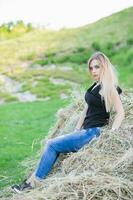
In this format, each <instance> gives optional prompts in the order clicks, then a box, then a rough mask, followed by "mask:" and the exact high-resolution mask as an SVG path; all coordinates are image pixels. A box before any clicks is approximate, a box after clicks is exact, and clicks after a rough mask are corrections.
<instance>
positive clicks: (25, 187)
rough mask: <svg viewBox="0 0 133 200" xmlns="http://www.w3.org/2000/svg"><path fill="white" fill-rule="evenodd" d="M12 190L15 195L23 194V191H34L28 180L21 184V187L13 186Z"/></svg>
mask: <svg viewBox="0 0 133 200" xmlns="http://www.w3.org/2000/svg"><path fill="white" fill-rule="evenodd" d="M11 189H12V191H13V192H15V193H22V192H23V191H29V190H31V189H33V187H32V186H31V184H30V183H27V182H26V180H24V181H23V182H22V183H21V184H19V185H13V186H11Z"/></svg>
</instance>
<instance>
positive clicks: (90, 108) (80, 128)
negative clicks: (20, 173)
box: [12, 52, 124, 193]
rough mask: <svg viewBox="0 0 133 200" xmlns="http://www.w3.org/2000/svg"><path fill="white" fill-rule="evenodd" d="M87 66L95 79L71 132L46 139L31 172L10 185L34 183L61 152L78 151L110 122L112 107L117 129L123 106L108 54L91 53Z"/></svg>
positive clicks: (18, 187)
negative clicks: (40, 154)
mask: <svg viewBox="0 0 133 200" xmlns="http://www.w3.org/2000/svg"><path fill="white" fill-rule="evenodd" d="M88 69H89V72H90V75H91V76H92V79H93V80H94V83H93V84H92V85H91V87H89V89H87V91H86V93H85V105H84V110H83V112H82V114H81V116H80V118H79V121H78V123H77V125H76V127H75V130H74V131H73V132H72V133H69V134H66V135H63V136H59V137H56V138H54V139H50V140H48V141H47V144H46V146H45V149H44V152H43V154H42V156H41V159H40V161H39V164H38V165H37V168H36V170H35V172H34V173H33V175H32V176H31V177H30V178H28V179H27V180H25V181H24V182H23V183H21V184H20V185H14V186H12V189H13V191H15V192H18V193H20V192H22V191H24V190H29V189H32V188H34V187H35V183H40V182H41V181H42V180H43V179H44V178H46V176H47V175H48V173H49V171H50V170H51V168H52V166H53V165H54V163H55V161H56V159H57V158H58V156H59V154H60V153H67V152H77V151H78V150H79V149H81V148H82V147H83V146H84V145H86V144H88V143H89V142H90V141H91V140H92V139H93V138H94V137H98V136H99V135H100V129H101V127H102V126H105V125H107V124H108V122H109V117H110V111H111V109H112V108H114V110H115V111H116V115H115V118H114V121H113V124H112V130H113V131H115V130H117V129H118V128H119V127H120V125H121V123H122V120H123V119H124V109H123V106H122V103H121V99H120V96H119V94H121V92H122V90H121V88H120V87H119V86H118V81H117V77H116V74H115V72H114V69H113V66H112V64H111V62H110V61H109V59H108V58H107V56H105V54H103V53H102V52H96V53H94V54H93V55H92V56H91V57H90V59H89V60H88Z"/></svg>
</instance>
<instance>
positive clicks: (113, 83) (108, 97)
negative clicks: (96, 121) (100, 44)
mask: <svg viewBox="0 0 133 200" xmlns="http://www.w3.org/2000/svg"><path fill="white" fill-rule="evenodd" d="M94 59H95V60H97V61H98V62H99V64H100V66H101V67H102V69H103V70H102V72H101V74H100V80H99V82H100V85H101V90H100V94H101V97H102V99H104V101H105V108H106V111H107V112H109V111H110V110H111V108H112V107H113V100H112V97H113V95H114V94H115V93H116V87H117V86H118V79H117V73H116V70H115V69H114V67H113V65H112V64H111V62H110V60H109V59H108V57H107V56H106V55H105V54H104V53H102V52H96V53H94V54H93V55H92V56H91V57H90V59H89V60H88V66H90V63H91V62H92V60H94Z"/></svg>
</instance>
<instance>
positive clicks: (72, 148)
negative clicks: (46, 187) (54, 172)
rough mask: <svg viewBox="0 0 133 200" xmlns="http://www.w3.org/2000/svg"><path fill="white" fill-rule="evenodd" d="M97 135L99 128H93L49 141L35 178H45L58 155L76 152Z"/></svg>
mask: <svg viewBox="0 0 133 200" xmlns="http://www.w3.org/2000/svg"><path fill="white" fill-rule="evenodd" d="M99 135H100V128H99V127H94V128H88V129H81V130H80V131H76V132H72V133H70V134H66V135H61V136H59V137H56V138H53V139H49V140H48V141H47V143H46V146H45V149H44V152H43V154H42V157H41V159H40V162H39V164H38V166H37V169H36V171H35V177H36V178H37V179H39V180H41V179H43V178H45V177H46V176H47V175H48V173H49V171H50V170H51V168H52V166H53V164H54V163H55V161H56V159H57V157H58V156H59V154H60V153H68V152H77V151H78V150H79V149H80V148H82V147H83V146H84V145H86V144H88V143H89V142H90V141H91V140H92V139H93V138H94V137H98V136H99Z"/></svg>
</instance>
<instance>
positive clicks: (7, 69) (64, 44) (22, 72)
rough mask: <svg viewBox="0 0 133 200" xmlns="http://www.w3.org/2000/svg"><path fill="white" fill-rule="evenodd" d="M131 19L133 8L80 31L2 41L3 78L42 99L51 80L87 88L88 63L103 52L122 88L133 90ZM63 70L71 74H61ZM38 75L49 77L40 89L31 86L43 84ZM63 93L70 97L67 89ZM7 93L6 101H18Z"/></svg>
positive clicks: (0, 66) (0, 62)
mask: <svg viewBox="0 0 133 200" xmlns="http://www.w3.org/2000/svg"><path fill="white" fill-rule="evenodd" d="M132 17H133V8H132V7H131V8H129V9H125V10H123V11H121V12H119V13H116V14H113V15H112V16H109V17H106V18H104V19H101V20H99V21H97V22H96V23H93V24H89V25H87V26H83V27H80V28H76V29H62V30H60V31H48V30H45V29H34V30H33V31H32V30H31V31H30V32H27V33H24V34H23V35H21V36H20V37H16V38H12V39H8V40H3V41H1V42H0V71H1V74H3V75H5V76H7V77H8V78H11V79H13V80H19V83H20V84H23V85H24V86H23V87H21V89H20V90H21V92H22V91H27V90H28V91H31V92H32V93H33V94H36V95H38V96H39V97H40V96H41V94H42V93H44V91H43V90H42V86H44V87H45V86H46V85H48V84H50V81H49V77H52V78H60V79H63V80H64V79H65V80H70V81H72V82H76V83H80V84H83V86H85V85H86V83H87V81H88V74H87V65H86V63H87V60H88V58H89V56H90V55H91V53H93V52H94V51H96V50H100V51H103V52H104V53H105V54H106V55H107V56H109V58H110V59H111V61H112V63H113V64H114V65H115V66H116V68H117V70H118V72H119V76H120V82H121V84H122V85H123V86H125V87H132V82H133V76H132V75H133V67H132V65H133V34H132V33H133V25H132ZM53 64H54V65H56V66H55V68H54V67H52V68H51V65H53ZM62 66H67V67H68V68H69V69H70V68H72V70H64V71H62V70H63V68H62ZM58 67H59V68H58ZM79 73H80V74H79ZM37 74H38V76H40V74H41V75H42V77H44V75H45V77H46V78H45V80H42V78H40V79H41V83H39V89H36V88H33V86H32V84H33V85H34V82H40V81H39V78H38V76H37ZM125 83H126V84H125ZM1 84H3V83H1ZM40 85H41V86H40ZM52 85H53V84H52ZM52 85H51V87H52ZM68 88H71V87H68ZM61 90H62V91H64V92H66V93H68V94H70V93H69V92H68V91H69V90H68V89H66V88H62V89H61ZM48 91H49V90H48ZM5 93H6V94H5ZM5 93H4V94H1V98H3V99H5V101H14V100H16V96H15V98H14V96H11V94H9V92H8V91H7V92H5ZM7 96H8V97H7ZM9 96H10V97H9ZM45 96H47V95H45Z"/></svg>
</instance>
